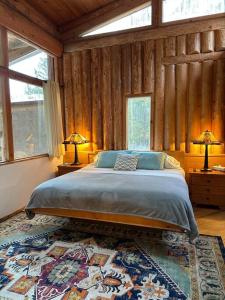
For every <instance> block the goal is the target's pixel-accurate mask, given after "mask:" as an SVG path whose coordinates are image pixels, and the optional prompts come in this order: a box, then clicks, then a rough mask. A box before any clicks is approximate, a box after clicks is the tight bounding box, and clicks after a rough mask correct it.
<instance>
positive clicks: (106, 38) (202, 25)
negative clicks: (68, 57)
mask: <svg viewBox="0 0 225 300" xmlns="http://www.w3.org/2000/svg"><path fill="white" fill-rule="evenodd" d="M221 28H225V18H224V17H219V18H214V19H208V20H196V21H194V20H192V21H190V22H188V23H185V24H176V25H167V26H161V27H159V28H149V29H146V28H145V29H144V28H142V29H139V30H135V31H134V30H129V31H126V32H123V33H120V32H116V33H113V34H108V35H101V36H99V37H95V38H93V37H92V38H90V37H89V38H82V39H79V40H78V41H74V42H69V43H65V45H64V51H65V52H73V51H75V50H83V49H92V48H100V47H106V46H113V45H117V44H127V43H132V42H134V41H144V40H155V39H161V38H167V37H169V36H178V35H183V34H188V33H194V32H204V31H209V30H216V29H221Z"/></svg>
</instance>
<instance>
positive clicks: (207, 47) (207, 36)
mask: <svg viewBox="0 0 225 300" xmlns="http://www.w3.org/2000/svg"><path fill="white" fill-rule="evenodd" d="M201 42H202V52H213V51H214V31H205V32H202V40H201Z"/></svg>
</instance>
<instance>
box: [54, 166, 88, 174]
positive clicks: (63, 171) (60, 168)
mask: <svg viewBox="0 0 225 300" xmlns="http://www.w3.org/2000/svg"><path fill="white" fill-rule="evenodd" d="M86 166H87V165H86V164H80V165H70V164H63V165H59V166H58V176H61V175H64V174H67V173H70V172H74V171H77V170H80V169H82V168H84V167H86Z"/></svg>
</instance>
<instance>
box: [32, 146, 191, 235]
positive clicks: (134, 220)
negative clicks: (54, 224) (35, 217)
mask: <svg viewBox="0 0 225 300" xmlns="http://www.w3.org/2000/svg"><path fill="white" fill-rule="evenodd" d="M167 153H168V154H169V155H171V156H173V157H174V158H176V159H177V160H178V161H180V163H181V166H182V167H183V168H184V153H183V152H180V151H174V152H167ZM31 211H32V212H33V213H35V214H42V215H50V216H58V217H68V218H76V219H82V220H92V221H101V222H111V223H119V224H127V225H135V226H141V227H150V228H158V229H165V230H173V231H177V232H185V230H184V229H183V228H181V227H180V226H178V225H173V224H170V223H167V222H163V221H159V220H152V219H147V218H145V217H140V216H130V215H120V214H111V213H100V212H90V211H80V210H70V209H60V208H33V209H31Z"/></svg>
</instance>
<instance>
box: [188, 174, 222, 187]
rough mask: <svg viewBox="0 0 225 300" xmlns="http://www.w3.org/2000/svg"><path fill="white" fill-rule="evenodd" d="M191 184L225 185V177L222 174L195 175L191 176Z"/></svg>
mask: <svg viewBox="0 0 225 300" xmlns="http://www.w3.org/2000/svg"><path fill="white" fill-rule="evenodd" d="M191 184H195V185H199V186H200V185H205V186H208V185H210V186H212V187H219V186H221V187H224V186H225V177H224V176H220V175H218V176H217V175H197V174H196V175H195V174H192V176H191Z"/></svg>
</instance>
